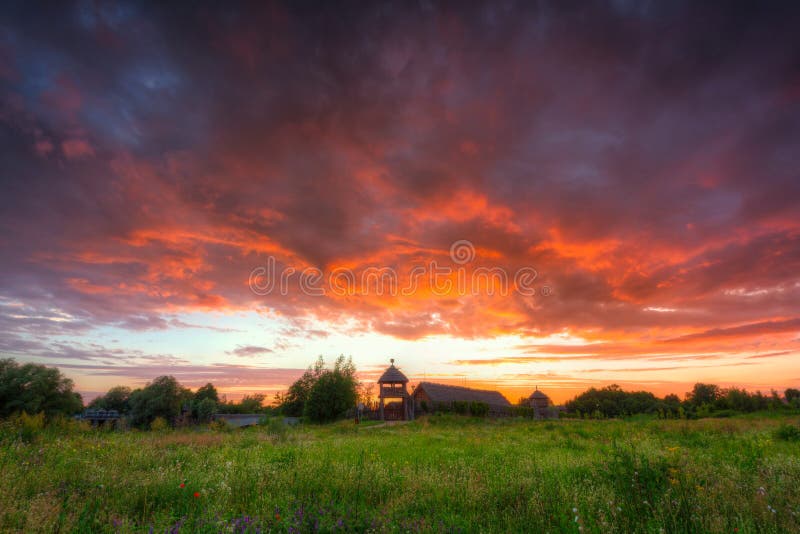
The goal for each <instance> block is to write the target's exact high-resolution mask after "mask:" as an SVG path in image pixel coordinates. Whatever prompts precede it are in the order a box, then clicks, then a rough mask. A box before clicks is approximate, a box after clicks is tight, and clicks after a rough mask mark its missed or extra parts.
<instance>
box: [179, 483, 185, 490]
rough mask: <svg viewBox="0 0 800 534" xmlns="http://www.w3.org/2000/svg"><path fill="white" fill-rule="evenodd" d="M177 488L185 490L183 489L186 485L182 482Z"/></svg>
mask: <svg viewBox="0 0 800 534" xmlns="http://www.w3.org/2000/svg"><path fill="white" fill-rule="evenodd" d="M178 487H179V488H181V489H183V488H185V487H186V484H184V483H183V482H181V484H180V486H178Z"/></svg>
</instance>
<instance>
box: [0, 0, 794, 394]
mask: <svg viewBox="0 0 800 534" xmlns="http://www.w3.org/2000/svg"><path fill="white" fill-rule="evenodd" d="M798 27H800V9H798V8H797V6H795V5H793V4H792V3H789V2H786V3H766V4H751V5H745V6H740V5H729V4H728V3H715V2H704V3H697V2H682V1H675V2H650V3H635V2H608V3H605V2H586V3H579V4H575V5H572V4H566V3H561V2H552V3H548V2H544V3H542V2H539V3H532V2H520V3H514V2H511V3H502V4H499V3H489V2H487V3H469V4H463V5H462V4H454V5H449V4H437V3H429V2H422V3H420V4H413V5H412V4H407V3H390V4H365V5H357V4H353V5H350V6H341V5H334V4H332V3H331V4H327V3H322V4H320V5H312V4H305V3H293V2H286V3H281V2H276V3H268V4H261V5H258V6H249V8H248V9H244V6H235V5H227V4H202V5H198V4H191V5H189V4H187V5H176V4H172V3H165V4H151V5H147V4H141V3H137V2H107V3H99V4H98V3H92V2H82V1H79V2H61V3H57V4H54V5H49V6H47V7H46V8H43V7H42V6H38V5H34V4H32V3H25V2H18V3H14V4H12V5H9V6H6V7H5V8H4V9H3V13H2V14H0V146H1V147H2V148H0V168H2V177H0V181H1V184H0V187H1V188H2V190H1V193H2V194H0V257H2V260H0V327H1V328H2V332H3V336H0V337H2V340H0V343H2V345H0V349H2V350H3V351H4V352H6V353H8V354H11V355H14V356H16V357H21V358H37V359H38V360H37V361H47V362H53V363H59V364H61V365H62V366H63V367H65V368H67V367H66V366H67V365H72V367H69V368H70V369H74V370H75V372H80V373H83V374H85V375H87V376H88V374H89V373H101V372H104V371H103V368H100V367H98V368H89V367H86V368H83V367H76V365H79V364H76V363H74V362H75V361H78V360H81V359H84V358H87V357H91V358H97V357H98V354H97V353H96V352H93V353H91V355H90V356H87V350H86V347H85V346H83V345H87V344H89V343H99V344H101V345H103V346H105V345H104V344H106V343H108V339H106V338H107V337H108V336H120V337H124V336H130V337H128V338H127V341H126V340H125V339H123V343H122V344H126V343H127V346H129V347H134V349H120V350H122V352H120V353H118V354H115V353H108V354H106V355H105V357H106V358H108V359H115V360H116V364H117V365H124V364H125V362H126V361H127V359H128V358H130V357H131V355H130V353H131V352H133V351H135V350H140V351H144V352H146V353H147V354H150V355H152V354H164V353H175V354H179V356H180V358H181V359H182V360H183V363H181V365H183V366H184V367H179V366H177V367H175V373H178V372H184V371H185V372H186V373H187V374H186V376H187V377H189V376H190V375H191V377H195V376H198V375H196V374H191V373H199V372H201V371H202V372H206V371H207V372H208V376H209V379H211V378H212V377H216V376H219V377H221V378H222V379H225V380H227V379H228V378H227V377H230V376H232V374H234V373H235V372H236V370H237V369H238V367H236V366H232V364H231V365H229V364H222V363H220V362H218V361H214V360H215V358H216V359H222V360H224V359H226V358H228V357H229V356H234V357H242V356H244V357H261V356H267V355H268V356H269V358H270V359H273V358H279V357H282V356H283V355H284V354H288V353H290V352H291V351H293V350H295V351H302V347H303V346H304V344H306V343H310V342H314V343H319V345H315V347H317V346H319V347H320V348H321V349H325V350H331V351H335V352H336V353H338V352H349V351H350V350H351V349H350V348H349V347H347V346H343V345H342V344H341V343H339V341H338V340H339V339H340V338H335V340H334V339H333V338H332V336H333V335H334V334H337V335H340V336H346V337H348V338H349V339H351V340H353V344H354V346H356V345H357V346H359V347H361V348H360V349H359V350H363V351H364V352H365V353H367V352H369V350H368V349H367V348H365V347H364V346H363V345H359V343H361V341H359V340H361V339H363V338H364V337H365V336H366V337H369V336H373V337H374V338H375V339H377V338H378V337H384V336H389V337H391V338H394V339H397V340H398V342H399V340H420V339H423V338H431V337H433V336H443V337H447V338H455V339H463V340H472V341H473V342H474V343H475V344H476V345H475V346H477V344H479V343H480V342H481V341H480V340H485V339H495V338H498V337H501V336H517V337H518V338H520V339H524V340H529V341H530V343H528V341H524V342H525V344H526V347H514V346H508V347H506V348H505V349H504V350H503V351H502V352H501V351H498V352H496V353H494V354H487V356H486V358H474V357H472V355H469V357H466V356H464V355H462V354H437V355H436V356H435V357H434V355H427V356H421V357H420V359H419V360H418V361H417V362H411V363H412V364H413V365H412V366H416V368H417V369H420V368H423V367H424V366H425V365H427V362H428V361H430V360H435V361H436V362H438V363H439V364H441V365H447V364H448V362H457V364H458V365H464V366H466V367H467V368H478V367H481V366H482V364H488V363H493V364H495V365H512V366H513V365H516V366H517V367H518V369H517V371H516V374H515V375H513V376H505V377H503V378H502V380H506V381H507V383H509V384H511V383H512V382H514V381H515V380H516V378H514V377H520V378H519V379H520V380H522V379H524V377H525V372H527V370H528V368H527V367H526V366H529V365H533V364H545V363H546V362H551V361H552V362H560V361H566V360H574V359H578V358H585V359H590V358H593V359H600V360H603V359H607V360H609V361H613V360H617V359H632V360H643V361H649V360H658V359H670V358H672V359H680V358H686V359H697V360H703V359H708V358H724V357H728V356H731V355H735V356H738V357H740V358H741V359H742V360H744V359H747V358H754V359H752V360H750V361H749V363H754V362H764V365H767V362H775V363H769V365H773V366H782V365H787V364H786V362H787V361H791V359H790V356H791V355H792V354H797V352H796V351H798V349H799V348H800V347H798V332H800V306H798V302H800V275H798V273H800V218H798V216H797V214H798V213H800V150H798V143H800V70H798V65H800V39H798V37H797V28H798ZM459 240H468V241H469V242H471V243H472V244H473V245H474V247H475V248H474V258H470V259H471V261H469V262H466V263H464V264H460V263H455V262H454V261H453V258H452V257H451V250H450V247H451V245H452V244H453V243H454V242H457V241H459ZM273 260H274V266H275V269H276V270H275V271H274V272H275V273H276V274H275V278H274V279H273V282H274V283H275V286H274V287H273V288H272V290H271V291H269V292H264V293H266V294H258V292H254V291H252V290H251V288H250V287H249V282H250V281H251V273H252V272H253V270H254V269H257V268H259V267H263V268H266V266H267V265H268V264H269V262H270V261H273ZM431 262H436V264H437V265H439V266H445V267H451V268H463V269H464V270H465V272H466V273H467V275H469V276H474V273H475V272H476V271H477V272H483V273H484V275H485V277H484V278H483V279H482V280H483V282H482V283H483V284H484V285H483V286H480V285H479V288H478V289H479V290H478V291H474V292H473V291H469V292H459V291H457V290H455V289H452V290H449V291H441V290H440V288H437V287H436V285H435V284H433V283H432V282H431V281H430V280H428V279H425V278H422V279H416V278H415V274H414V273H415V269H417V268H423V269H424V268H429V266H430V265H431ZM383 268H386V269H392V272H394V273H395V274H396V283H397V285H398V287H399V288H405V287H413V288H414V290H413V291H410V292H408V293H402V292H388V293H387V292H383V293H381V292H379V291H376V290H375V288H376V287H378V286H377V285H375V286H370V284H372V283H376V284H377V282H375V278H372V279H370V278H369V276H368V273H370V272H372V271H370V270H371V269H383ZM307 269H318V270H320V273H321V275H322V277H321V280H322V281H324V282H325V281H328V280H329V279H330V278H329V277H330V276H331V275H332V274H333V273H337V272H340V271H341V270H347V271H348V272H350V273H352V275H353V277H354V280H355V281H356V283H355V284H354V285H353V286H351V287H354V288H355V291H353V292H349V293H348V292H346V291H345V292H337V291H333V290H331V288H330V287H327V290H326V291H325V292H324V294H322V295H315V294H313V293H314V291H310V290H309V289H308V287H304V286H303V284H304V283H307V282H308V280H307V279H304V278H302V277H301V275H300V273H301V272H303V271H304V270H307ZM492 269H499V270H502V272H504V273H507V275H508V277H509V291H507V292H505V293H502V292H500V293H498V292H496V293H495V294H490V292H489V291H487V289H488V288H489V287H491V288H494V289H501V288H502V287H503V285H502V283H501V282H500V281H497V280H495V279H492V278H491V277H490V276H489V275H486V273H487V272H489V273H490V272H493V271H491V270H492ZM522 269H531V270H534V272H535V277H533V279H532V289H533V291H531V292H527V293H526V292H524V291H519V290H518V289H519V287H518V286H519V285H520V284H519V283H515V280H514V278H513V276H514V274H515V273H518V272H520V270H522ZM481 270H483V271H481ZM290 272H291V273H294V274H292V275H291V276H289V275H287V279H286V284H285V288H284V287H283V285H282V280H281V279H280V278H277V277H279V276H280V273H284V274H285V273H290ZM306 272H310V271H306ZM523 272H525V271H523ZM363 280H368V282H367V283H364V284H362V283H361V282H362V281H363ZM451 281H452V282H453V283H457V282H458V279H457V275H455V274H454V275H453V276H452V278H451ZM517 282H518V281H517ZM312 285H314V284H312ZM370 287H372V290H370V291H367V289H369V288H370ZM454 287H455V286H454ZM245 312H255V313H258V314H259V316H260V317H263V321H262V323H259V325H258V327H255V326H253V325H248V326H244V325H241V324H237V323H236V322H235V321H227V320H222V321H221V322H224V323H225V324H224V325H220V324H216V323H215V322H214V321H212V320H210V319H209V320H206V321H205V322H203V321H200V320H199V319H198V320H197V321H199V322H196V321H195V319H193V318H191V316H195V315H196V316H202V315H203V314H220V316H224V317H232V316H234V314H237V313H245ZM215 317H216V316H215ZM260 331H266V332H267V333H265V334H264V335H263V337H258V336H259V335H260V334H259V332H260ZM120 332H121V334H120ZM564 333H565V334H568V335H570V336H572V338H573V342H572V345H574V346H570V345H564V344H561V345H559V344H551V343H549V342H540V341H537V339H540V338H543V337H546V336H552V335H559V334H564ZM240 334H241V335H240ZM205 335H208V336H218V338H220V341H219V343H216V342H215V343H214V344H211V345H209V346H207V347H204V346H201V343H199V342H195V341H194V339H193V336H194V337H202V336H205ZM104 336H105V337H104ZM223 338H224V339H223ZM203 339H206V338H205V337H203ZM209 339H211V338H209ZM214 339H216V338H214ZM159 340H160V341H159ZM251 340H255V341H254V342H252V343H251ZM140 342H142V343H145V344H146V345H147V348H145V347H138V346H137V344H138V343H140ZM325 343H327V345H326V344H325ZM82 344H83V345H82ZM527 345H530V346H527ZM231 347H234V348H231ZM352 350H355V349H352ZM90 352H91V351H90ZM775 353H781V354H785V355H788V356H789V358H781V357H767V355H768V354H775ZM292 354H296V353H292ZM143 355H144V353H143ZM315 356H316V355H315V354H303V356H302V357H303V360H302V361H300V360H292V361H291V362H289V364H288V367H287V368H291V369H300V368H303V367H305V366H306V365H307V364H308V363H309V361H311V360H312V359H313V358H314V357H315ZM377 356H378V355H376V357H377ZM380 357H381V358H383V357H385V354H382V355H380ZM292 358H300V356H292ZM199 361H202V362H203V363H202V364H200V363H198V362H199ZM224 365H228V366H227V367H225V366H224ZM281 365H283V364H281ZM192 366H196V367H197V368H196V369H195V368H194V367H192ZM220 366H222V367H220ZM662 367H664V366H658V365H656V366H651V368H650V371H654V370H656V369H660V368H662ZM523 368H524V369H523ZM170 369H172V367H170V366H169V365H166V366H164V368H163V369H159V371H160V370H163V371H164V372H172V371H170ZM627 369H628V368H627V367H626V368H625V369H621V368H620V369H617V370H618V371H624V372H625V373H627V374H631V375H632V374H633V371H629V370H627ZM630 369H633V367H632V366H631V367H630ZM670 369H671V368H670ZM712 369H713V368H712ZM712 369H706V370H705V371H697V372H698V375H697V376H698V377H703V376H707V377H708V376H712V375H709V374H708V373H710V372H711V370H712ZM754 369H756V367H755V366H753V368H752V369H750V370H749V371H748V373H749V372H753V371H754ZM770 369H771V371H770V372H771V373H772V374H771V375H770V376H786V375H785V373H780V369H779V367H771V368H770ZM123 370H125V369H123V368H122V367H115V369H114V372H120V373H122V371H123ZM153 370H155V369H153ZM666 370H668V369H666ZM784 370H785V369H784ZM452 371H453V370H452V369H449V371H448V372H452ZM573 371H574V372H576V373H577V372H578V369H573ZM125 372H126V373H128V374H124V373H123V374H124V376H128V377H131V379H134V378H136V379H139V378H144V376H143V375H142V374H141V373H137V372H135V371H134V370H133V367H130V369H128V370H125ZM247 372H248V373H250V371H247ZM268 372H269V371H263V373H262V371H258V373H255V374H252V373H251V374H250V376H256V377H261V378H264V377H266V374H264V373H268ZM589 372H592V373H595V371H594V370H590V371H589ZM215 373H216V374H215ZM702 373H706V374H702ZM145 374H147V376H148V377H149V376H150V375H152V373H150V372H148V373H145ZM445 374H446V373H445ZM595 374H596V373H595ZM652 374H653V373H652V372H651V373H650V375H652ZM120 376H122V375H120ZM284 378H285V377H284V376H283V375H280V380H278V382H280V381H282V380H284ZM712 378H713V376H712ZM192 379H193V378H192ZM187 380H189V378H187ZM198 380H200V379H199V378H198ZM248 380H250V379H248ZM498 380H500V379H499V378H498ZM575 380H578V381H580V380H584V379H582V378H576V379H575ZM585 380H586V382H584V383H585V384H588V383H592V382H590V381H589V380H590V379H589V378H586V379H585ZM643 380H645V378H644V375H643ZM646 380H650V379H649V378H648V379H646ZM731 380H732V379H731ZM268 382H269V383H271V384H275V383H276V381H275V380H272V379H270V380H268ZM551 383H552V384H555V382H551ZM643 383H644V382H643Z"/></svg>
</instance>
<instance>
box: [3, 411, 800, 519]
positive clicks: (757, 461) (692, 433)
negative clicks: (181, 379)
mask: <svg viewBox="0 0 800 534" xmlns="http://www.w3.org/2000/svg"><path fill="white" fill-rule="evenodd" d="M799 423H800V420H799V419H798V417H797V416H793V417H786V416H784V417H772V418H764V417H761V418H759V417H749V418H734V419H725V420H711V419H707V420H699V421H657V420H639V421H552V422H535V421H512V420H497V421H484V420H470V419H463V418H456V417H430V418H427V419H422V420H419V421H415V422H413V423H410V424H406V425H399V426H393V427H380V428H356V427H355V425H353V424H352V423H350V422H346V423H338V424H335V425H329V426H324V427H308V426H306V427H302V428H296V429H294V428H293V429H285V428H284V427H282V426H281V425H277V424H272V425H267V426H263V427H258V428H252V429H247V430H244V431H241V430H240V431H211V430H205V429H204V430H180V431H167V432H162V433H147V432H108V431H87V430H78V429H72V430H63V429H62V430H44V431H42V432H41V433H39V434H34V435H31V436H27V439H26V440H23V439H20V438H18V437H16V435H14V434H13V432H12V431H11V430H9V428H8V427H6V428H5V430H4V432H3V438H2V449H0V469H1V470H2V478H1V479H0V485H1V487H0V529H2V530H3V531H21V532H22V531H24V532H33V531H46V532H55V531H61V532H64V531H83V532H100V531H108V532H114V531H116V532H133V531H136V532H149V531H151V529H152V531H154V532H164V531H168V532H172V531H177V530H185V531H186V532H196V531H203V532H206V531H207V532H220V531H222V532H243V531H246V532H266V531H274V532H287V531H292V532H307V531H314V530H319V531H336V530H343V531H358V532H361V531H367V530H370V531H377V532H406V531H434V532H439V531H452V532H476V531H493V532H523V531H527V532H634V531H636V532H661V531H664V532H704V531H708V532H781V533H783V532H797V531H800V517H798V516H800V442H799V441H796V440H794V439H791V438H792V437H793V436H792V435H791V433H788V439H787V436H786V434H787V432H785V430H786V428H788V427H785V426H784V432H783V433H781V432H778V431H777V430H778V428H779V427H780V426H781V425H787V424H791V425H794V426H795V427H796V426H797V425H798V424H799ZM782 437H783V439H782ZM182 484H183V486H182Z"/></svg>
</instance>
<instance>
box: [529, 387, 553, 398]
mask: <svg viewBox="0 0 800 534" xmlns="http://www.w3.org/2000/svg"><path fill="white" fill-rule="evenodd" d="M530 398H531V399H549V397H548V396H547V395H545V394H544V393H542V392H541V391H539V390H538V389H537V390H536V391H534V392H533V393H531V396H530Z"/></svg>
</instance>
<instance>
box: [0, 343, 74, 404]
mask: <svg viewBox="0 0 800 534" xmlns="http://www.w3.org/2000/svg"><path fill="white" fill-rule="evenodd" d="M72 388H73V383H72V380H70V379H69V378H66V377H65V376H64V375H62V374H61V371H59V370H58V369H56V368H55V367H46V366H44V365H39V364H35V363H26V364H24V365H20V364H18V363H17V362H16V361H15V360H13V359H11V358H6V359H0V417H8V416H9V415H11V414H13V413H17V412H26V413H28V414H30V415H33V414H37V413H40V412H43V413H44V414H45V415H46V416H53V415H59V414H61V415H72V414H75V413H77V412H80V411H81V410H82V409H83V401H82V400H81V396H80V395H79V394H78V393H76V392H74V391H73V390H72Z"/></svg>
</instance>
